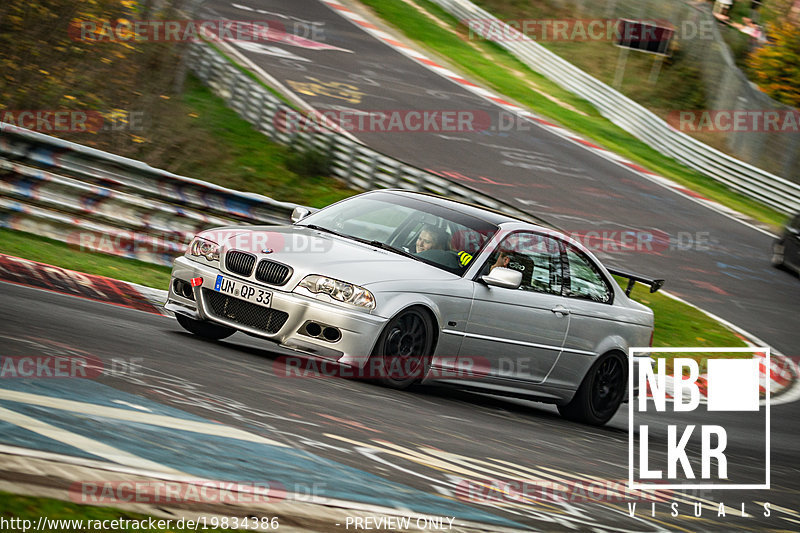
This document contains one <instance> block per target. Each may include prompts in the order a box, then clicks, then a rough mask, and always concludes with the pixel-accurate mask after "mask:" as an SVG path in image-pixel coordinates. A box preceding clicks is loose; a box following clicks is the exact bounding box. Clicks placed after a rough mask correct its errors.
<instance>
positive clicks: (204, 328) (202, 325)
mask: <svg viewBox="0 0 800 533" xmlns="http://www.w3.org/2000/svg"><path fill="white" fill-rule="evenodd" d="M175 318H177V319H178V324H180V325H181V326H182V327H183V329H185V330H186V331H188V332H190V333H194V334H195V335H197V336H198V337H203V338H204V339H211V340H214V341H218V340H220V339H224V338H226V337H230V336H231V335H233V334H234V333H236V330H235V329H233V328H229V327H227V326H220V325H219V324H212V323H211V322H206V321H205V320H195V319H194V318H189V317H188V316H185V315H181V314H178V313H175Z"/></svg>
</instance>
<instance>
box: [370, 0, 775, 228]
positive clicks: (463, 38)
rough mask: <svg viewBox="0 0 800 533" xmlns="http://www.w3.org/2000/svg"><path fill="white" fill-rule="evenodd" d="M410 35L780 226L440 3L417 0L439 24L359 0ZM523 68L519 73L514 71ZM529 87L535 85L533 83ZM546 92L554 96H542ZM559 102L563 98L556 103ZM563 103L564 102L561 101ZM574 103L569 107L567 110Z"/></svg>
mask: <svg viewBox="0 0 800 533" xmlns="http://www.w3.org/2000/svg"><path fill="white" fill-rule="evenodd" d="M360 1H361V2H362V3H363V4H366V5H367V6H369V7H370V8H371V9H372V10H373V11H374V12H375V13H376V14H377V15H378V16H380V17H381V18H383V19H384V20H385V21H387V22H388V23H390V24H392V25H393V26H395V27H396V28H397V29H398V30H399V31H400V32H402V33H403V34H405V35H406V36H407V37H408V38H410V39H411V40H413V41H415V42H417V43H418V44H420V45H421V46H422V47H423V48H427V49H428V50H430V51H433V52H434V53H437V54H439V55H440V56H443V57H445V58H446V59H447V60H448V61H449V62H450V63H452V64H454V65H455V66H457V67H458V68H460V69H461V70H462V71H464V72H466V73H467V74H468V75H469V76H471V77H473V78H475V79H477V80H480V81H481V82H482V83H484V84H485V85H486V86H488V87H491V88H492V89H494V90H495V91H497V92H499V93H500V94H503V95H505V96H507V97H509V98H511V99H513V100H515V101H517V102H518V103H520V104H522V105H524V106H526V107H528V108H530V109H532V110H533V111H535V112H536V113H539V114H541V115H543V116H546V117H548V118H550V119H552V120H554V121H556V122H558V123H560V124H562V125H563V126H565V127H567V128H569V129H571V130H573V131H575V132H577V133H579V134H581V135H583V136H585V137H587V138H590V139H592V140H593V141H595V142H596V143H597V144H599V145H601V146H604V147H605V148H608V149H609V150H612V151H614V152H616V153H618V154H620V155H622V156H624V157H627V158H628V159H630V160H632V161H635V162H636V163H638V164H641V165H642V166H645V167H646V168H648V169H650V170H652V171H653V172H656V173H658V174H661V175H662V176H665V177H667V178H670V179H673V180H674V181H676V182H678V183H681V184H683V185H685V186H687V187H689V188H691V189H692V190H694V191H696V192H698V193H700V194H702V195H704V196H706V197H708V198H711V199H714V200H716V201H718V202H719V203H721V204H723V205H726V206H728V207H731V208H733V209H736V210H737V211H740V212H742V213H744V214H746V215H748V216H750V217H752V218H754V219H756V220H760V221H762V222H765V223H767V224H770V225H772V226H775V227H777V226H780V225H781V224H782V223H783V222H784V220H785V215H783V214H781V213H779V212H778V211H775V210H773V209H771V208H769V207H766V206H764V205H762V204H760V203H758V202H756V201H755V200H752V199H750V198H746V197H745V196H742V195H740V194H738V193H735V192H734V191H731V190H730V189H728V188H727V187H725V186H723V185H721V184H719V183H717V182H715V181H714V180H712V179H710V178H708V177H706V176H703V175H702V174H700V173H699V172H695V171H693V170H691V169H688V168H686V167H684V166H683V165H681V164H680V163H678V162H677V161H675V160H674V159H671V158H669V157H667V156H664V155H662V154H660V153H659V152H657V151H656V150H654V149H652V148H650V147H649V146H647V145H646V144H645V143H643V142H641V141H639V140H637V139H636V138H635V137H633V136H632V135H630V134H629V133H627V132H625V131H624V130H623V129H621V128H619V127H617V126H615V125H614V124H612V123H611V122H610V121H608V120H607V119H605V118H603V117H602V116H601V115H600V113H599V112H598V111H597V110H596V109H595V108H594V107H593V106H592V105H591V104H589V103H588V102H586V101H585V100H583V99H581V98H579V97H578V96H576V95H574V94H572V93H570V92H569V91H566V90H564V89H562V88H561V87H559V86H558V85H556V84H555V83H553V82H551V81H550V80H548V79H547V78H545V77H544V76H542V75H540V74H538V73H536V72H533V71H531V70H530V69H529V68H528V67H527V66H525V65H524V64H523V63H522V62H520V61H519V60H517V59H516V58H514V57H513V56H512V55H510V54H509V53H507V52H506V51H505V50H503V49H501V48H500V47H499V46H498V45H496V44H495V43H492V42H487V41H481V40H472V41H469V40H468V39H467V32H468V30H467V29H466V27H464V26H462V25H460V24H459V23H458V21H457V20H456V19H455V18H454V17H452V16H451V15H449V14H448V13H446V12H445V11H443V10H442V9H440V8H439V7H438V6H436V5H434V4H432V3H430V2H427V1H426V0H418V1H417V3H418V4H420V5H421V6H423V7H424V8H425V9H426V10H427V11H428V12H430V13H431V14H433V15H435V16H436V17H437V18H439V19H441V20H442V21H444V22H446V23H447V25H448V27H449V28H450V29H449V30H447V29H444V28H441V27H440V26H439V25H437V24H436V23H435V22H433V21H432V20H431V19H430V18H428V17H427V16H425V15H424V14H422V13H420V12H419V11H417V9H415V8H414V7H412V6H410V5H408V4H406V3H404V2H395V1H393V0H360ZM514 72H519V73H521V77H520V76H518V75H516V74H514ZM532 87H533V88H532ZM534 88H535V89H534ZM542 93H545V94H547V95H549V96H550V97H552V98H555V99H556V100H557V101H553V100H551V99H550V98H546V97H544V96H543V95H542ZM560 102H563V104H562V103H560ZM564 104H565V105H564ZM570 108H572V109H570Z"/></svg>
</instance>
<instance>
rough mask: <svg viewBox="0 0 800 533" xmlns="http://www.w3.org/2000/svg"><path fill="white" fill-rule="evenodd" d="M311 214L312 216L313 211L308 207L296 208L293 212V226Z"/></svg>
mask: <svg viewBox="0 0 800 533" xmlns="http://www.w3.org/2000/svg"><path fill="white" fill-rule="evenodd" d="M310 214H311V209H309V208H307V207H301V206H299V205H298V206H297V207H295V208H294V211H292V224H296V223H297V222H300V221H301V220H303V219H304V218H306V217H307V216H308V215H310Z"/></svg>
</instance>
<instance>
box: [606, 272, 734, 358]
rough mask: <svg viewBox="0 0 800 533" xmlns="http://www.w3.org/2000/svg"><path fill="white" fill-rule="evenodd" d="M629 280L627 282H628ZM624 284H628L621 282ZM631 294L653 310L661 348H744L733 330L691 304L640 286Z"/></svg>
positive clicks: (654, 344) (656, 335) (656, 332)
mask: <svg viewBox="0 0 800 533" xmlns="http://www.w3.org/2000/svg"><path fill="white" fill-rule="evenodd" d="M624 283H627V282H624ZM621 286H622V287H625V284H622V283H621ZM631 297H632V298H633V299H634V300H636V301H637V302H639V303H642V304H644V305H646V306H648V307H650V308H651V309H652V310H653V313H654V315H655V334H654V337H653V346H658V347H662V348H663V347H674V348H678V347H698V348H699V347H707V348H713V347H743V346H746V344H745V343H744V342H743V341H742V340H741V339H740V338H739V337H738V336H736V335H735V334H734V333H733V332H732V331H731V330H729V329H728V328H726V327H725V326H723V325H722V324H720V323H719V322H717V321H716V320H714V319H712V318H710V317H708V316H707V315H705V314H704V313H702V312H701V311H699V310H697V309H695V308H694V307H692V306H690V305H686V304H685V303H682V302H679V301H677V300H674V299H672V298H670V297H669V296H665V295H664V294H660V293H658V292H656V293H649V292H647V289H646V288H644V287H643V286H642V285H637V286H636V287H635V288H634V289H633V291H632V292H631Z"/></svg>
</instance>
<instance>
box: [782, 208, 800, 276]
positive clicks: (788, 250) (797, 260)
mask: <svg viewBox="0 0 800 533" xmlns="http://www.w3.org/2000/svg"><path fill="white" fill-rule="evenodd" d="M783 260H784V262H785V263H787V264H789V265H791V266H792V267H794V268H798V267H800V215H797V216H796V217H794V219H793V220H792V221H791V223H789V225H788V226H787V227H786V238H785V239H784V248H783Z"/></svg>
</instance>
